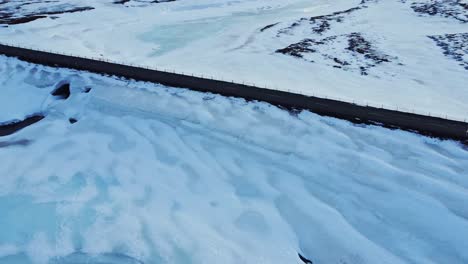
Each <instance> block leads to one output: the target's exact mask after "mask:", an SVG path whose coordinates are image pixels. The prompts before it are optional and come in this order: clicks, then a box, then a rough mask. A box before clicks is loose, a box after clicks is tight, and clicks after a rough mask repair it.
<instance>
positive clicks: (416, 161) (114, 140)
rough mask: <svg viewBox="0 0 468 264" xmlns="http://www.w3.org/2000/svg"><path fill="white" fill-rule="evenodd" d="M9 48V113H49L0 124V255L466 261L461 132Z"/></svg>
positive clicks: (18, 259) (30, 259)
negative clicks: (393, 123) (5, 127)
mask: <svg viewBox="0 0 468 264" xmlns="http://www.w3.org/2000/svg"><path fill="white" fill-rule="evenodd" d="M0 62H1V63H0V65H2V72H1V74H0V82H1V84H2V88H1V89H0V98H1V99H2V100H3V101H5V102H6V101H8V100H6V99H5V98H6V96H12V95H14V96H18V97H10V98H9V99H10V100H9V101H11V103H10V104H13V102H14V101H18V104H17V105H16V107H14V108H13V107H11V105H10V104H3V103H1V104H0V112H1V113H7V112H6V111H3V110H4V109H6V110H8V109H10V110H9V111H8V112H9V113H10V114H2V115H3V116H2V117H5V118H7V119H12V118H13V117H18V116H21V115H22V114H24V113H28V112H29V111H41V112H43V113H45V114H46V115H47V117H46V118H45V119H44V120H42V121H40V122H39V123H37V124H34V125H32V126H30V127H28V128H25V129H24V130H21V131H20V132H18V133H16V134H13V135H11V136H8V137H2V138H0V142H10V141H19V140H29V144H26V145H15V144H13V145H5V144H4V147H0V160H1V163H0V177H1V182H2V184H0V212H1V217H0V263H34V264H36V263H38V264H40V263H77V262H79V263H82V262H86V263H88V262H91V263H101V262H106V261H107V262H111V263H301V262H300V260H299V258H298V255H297V253H301V254H302V255H303V256H305V257H307V258H309V259H311V260H313V261H314V263H318V264H320V263H370V264H372V263H391V264H395V263H466V262H467V261H468V253H467V252H466V245H467V243H468V221H467V219H468V207H467V206H466V204H468V192H467V188H468V179H467V177H466V175H468V152H467V150H466V149H464V148H463V147H462V146H460V145H459V144H457V143H455V142H452V141H439V140H435V139H430V138H426V137H422V136H418V135H415V134H411V133H407V132H402V131H392V130H388V129H384V128H380V127H367V126H366V127H362V126H356V125H352V124H350V123H348V122H345V121H340V120H336V119H332V118H325V117H320V116H317V115H315V114H312V113H310V112H302V113H300V114H298V115H292V114H290V113H288V112H286V111H283V110H280V109H278V108H276V107H273V106H270V105H268V104H265V103H258V102H257V103H256V102H250V103H247V102H245V101H244V100H241V99H231V98H226V97H221V96H217V95H211V94H204V93H197V92H192V91H188V90H183V89H173V88H167V87H162V86H158V85H154V84H149V83H141V82H132V81H124V80H118V79H114V78H110V77H102V76H99V75H94V74H88V73H79V72H76V71H71V70H55V69H51V68H47V67H42V66H36V65H31V64H26V63H23V62H20V61H18V60H16V59H9V58H5V57H0ZM39 73H41V75H39ZM42 75H43V76H49V77H50V78H38V76H42ZM39 80H42V81H39ZM44 80H47V82H45V81H44ZM64 80H65V81H68V82H70V84H71V96H70V97H69V98H68V99H67V100H57V99H55V98H51V97H50V92H51V91H53V89H55V87H56V85H57V84H60V83H63V81H64ZM23 84H24V85H23ZM26 84H28V85H26ZM90 88H91V90H90V91H89V93H85V92H84V91H88V90H89V89H90ZM31 94H36V95H37V96H30V95H31ZM20 95H22V96H23V97H26V96H28V98H29V99H28V100H29V101H30V102H31V103H24V100H26V99H24V98H20V97H19V96H20ZM12 109H16V110H17V111H18V112H15V111H13V110H12ZM72 117H73V118H76V119H77V120H78V121H77V122H76V123H74V124H71V123H70V122H69V118H72ZM80 261H81V262H80Z"/></svg>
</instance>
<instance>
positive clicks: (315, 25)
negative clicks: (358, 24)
mask: <svg viewBox="0 0 468 264" xmlns="http://www.w3.org/2000/svg"><path fill="white" fill-rule="evenodd" d="M370 2H376V0H362V1H361V3H360V4H359V5H358V6H356V7H353V8H349V9H346V10H342V11H337V12H333V13H331V14H328V15H322V16H314V17H310V18H306V17H303V18H300V19H299V20H297V21H295V22H294V23H292V24H291V25H290V26H288V27H286V28H283V29H281V30H279V31H278V35H277V36H280V35H282V34H291V30H292V29H294V28H295V27H298V26H300V25H302V24H304V23H308V24H309V25H310V26H311V30H312V33H315V34H319V35H322V34H323V33H325V32H326V31H328V30H330V28H331V26H332V24H333V23H341V22H343V20H344V19H345V16H346V15H349V14H351V13H353V12H355V11H357V10H360V9H363V8H367V5H366V4H367V3H370Z"/></svg>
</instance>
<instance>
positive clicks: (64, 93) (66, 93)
mask: <svg viewBox="0 0 468 264" xmlns="http://www.w3.org/2000/svg"><path fill="white" fill-rule="evenodd" d="M52 95H53V96H55V97H57V98H58V99H63V100H66V99H68V97H70V84H69V83H63V84H60V85H59V86H58V87H57V88H56V89H55V90H54V91H52Z"/></svg>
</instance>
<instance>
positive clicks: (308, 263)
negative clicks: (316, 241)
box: [297, 253, 314, 264]
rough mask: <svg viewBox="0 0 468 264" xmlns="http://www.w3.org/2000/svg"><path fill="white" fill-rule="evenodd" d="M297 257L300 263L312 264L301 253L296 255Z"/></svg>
mask: <svg viewBox="0 0 468 264" xmlns="http://www.w3.org/2000/svg"><path fill="white" fill-rule="evenodd" d="M297 255H298V256H299V259H300V260H301V261H302V262H304V263H305V264H314V263H313V262H312V260H310V259H308V258H306V257H304V256H302V255H301V253H297Z"/></svg>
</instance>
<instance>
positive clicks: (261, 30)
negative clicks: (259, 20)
mask: <svg viewBox="0 0 468 264" xmlns="http://www.w3.org/2000/svg"><path fill="white" fill-rule="evenodd" d="M278 24H279V22H278V23H274V24H270V25H266V26H264V27H263V28H261V29H260V32H263V31H265V30H267V29H269V28H272V27H274V26H276V25H278Z"/></svg>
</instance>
